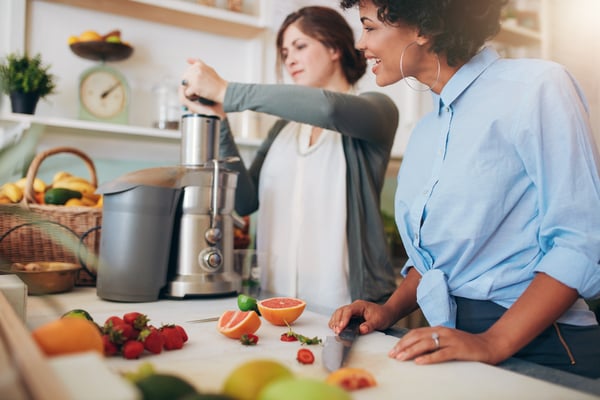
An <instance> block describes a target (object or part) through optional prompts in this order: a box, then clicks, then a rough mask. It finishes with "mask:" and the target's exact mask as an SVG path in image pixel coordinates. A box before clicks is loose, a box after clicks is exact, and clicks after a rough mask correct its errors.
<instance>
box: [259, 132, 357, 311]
mask: <svg viewBox="0 0 600 400" xmlns="http://www.w3.org/2000/svg"><path fill="white" fill-rule="evenodd" d="M311 129H312V127H311V126H310V125H305V124H299V123H296V122H289V123H288V124H287V125H286V126H285V127H284V129H283V130H282V131H281V132H280V133H279V135H278V136H277V138H275V140H274V142H273V144H272V145H271V148H270V149H269V152H268V153H267V156H266V158H265V161H264V163H263V166H262V169H261V172H260V184H259V192H258V193H259V201H260V207H259V210H258V216H257V231H256V232H257V236H256V241H257V249H258V250H259V251H264V252H266V254H267V260H265V262H263V263H261V264H262V265H263V267H261V286H262V288H264V289H266V290H268V291H270V292H272V293H276V294H278V295H283V296H291V297H297V298H300V299H302V300H304V301H306V302H307V303H308V304H310V305H314V306H317V307H322V308H326V309H331V310H333V309H335V308H337V307H339V306H342V305H344V304H348V303H349V302H350V291H349V288H348V249H347V238H346V160H345V156H344V149H343V146H342V136H341V134H339V133H337V132H333V131H328V130H323V132H322V133H321V135H320V137H319V139H318V141H317V142H316V143H315V144H313V145H312V146H309V140H310V135H311Z"/></svg>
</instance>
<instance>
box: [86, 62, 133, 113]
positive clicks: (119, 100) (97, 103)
mask: <svg viewBox="0 0 600 400" xmlns="http://www.w3.org/2000/svg"><path fill="white" fill-rule="evenodd" d="M129 97H130V94H129V85H128V84H127V80H126V79H125V77H124V76H123V75H122V74H121V73H120V72H119V71H117V70H116V69H114V68H111V67H109V66H106V65H104V64H101V65H98V66H96V67H92V68H89V69H88V70H86V71H84V72H83V73H82V74H81V76H80V78H79V118H80V119H84V120H90V121H102V122H111V123H121V124H127V123H128V122H129V101H130V99H129Z"/></svg>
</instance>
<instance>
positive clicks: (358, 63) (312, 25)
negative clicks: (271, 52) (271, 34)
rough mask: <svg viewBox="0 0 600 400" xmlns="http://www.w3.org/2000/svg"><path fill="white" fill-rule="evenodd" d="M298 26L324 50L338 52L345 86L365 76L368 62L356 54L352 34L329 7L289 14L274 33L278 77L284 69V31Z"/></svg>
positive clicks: (313, 7)
mask: <svg viewBox="0 0 600 400" xmlns="http://www.w3.org/2000/svg"><path fill="white" fill-rule="evenodd" d="M294 23H297V24H298V29H300V30H301V31H302V33H304V34H305V35H308V36H310V37H312V38H314V39H316V40H318V41H319V42H321V43H323V45H324V46H325V47H327V48H330V49H334V50H338V51H339V52H340V54H341V58H340V64H341V67H342V71H343V72H344V76H345V77H346V79H347V80H348V82H349V83H350V84H351V85H353V84H355V83H356V82H357V81H358V80H359V79H360V78H361V77H362V76H363V75H364V74H365V72H366V70H367V62H366V60H365V57H364V55H363V54H362V52H360V51H358V50H356V48H355V43H354V33H353V32H352V28H350V25H349V24H348V22H347V21H346V20H345V19H344V17H343V16H342V15H341V14H340V13H339V12H337V11H336V10H334V9H333V8H329V7H320V6H310V7H303V8H300V9H299V10H297V11H294V12H293V13H291V14H289V15H288V16H287V17H286V18H285V20H284V21H283V23H282V24H281V27H280V28H279V31H278V32H277V40H276V45H277V76H278V78H281V70H282V66H283V59H282V55H281V52H282V46H283V35H284V33H285V31H286V30H287V28H288V27H289V26H290V25H292V24H294Z"/></svg>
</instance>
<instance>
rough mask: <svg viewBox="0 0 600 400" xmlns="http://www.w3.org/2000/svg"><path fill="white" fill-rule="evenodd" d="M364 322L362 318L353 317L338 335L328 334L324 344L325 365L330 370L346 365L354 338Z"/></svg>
mask: <svg viewBox="0 0 600 400" xmlns="http://www.w3.org/2000/svg"><path fill="white" fill-rule="evenodd" d="M363 322H364V319H362V318H351V319H350V322H348V325H346V327H345V328H344V329H343V330H342V331H341V332H340V333H339V335H337V336H327V337H326V338H325V344H324V346H323V353H322V357H323V366H324V367H325V368H326V369H327V370H328V371H330V372H332V371H335V370H337V369H339V368H340V367H342V366H343V365H344V362H345V361H346V358H347V357H348V353H350V349H351V348H352V344H353V343H354V340H355V339H356V337H357V336H358V335H359V333H358V328H359V326H360V324H362V323H363Z"/></svg>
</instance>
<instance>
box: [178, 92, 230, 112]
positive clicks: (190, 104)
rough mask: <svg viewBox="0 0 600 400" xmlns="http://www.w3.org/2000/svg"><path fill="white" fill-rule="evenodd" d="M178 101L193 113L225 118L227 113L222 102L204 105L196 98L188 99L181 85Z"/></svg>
mask: <svg viewBox="0 0 600 400" xmlns="http://www.w3.org/2000/svg"><path fill="white" fill-rule="evenodd" d="M179 102H180V103H181V105H183V106H185V107H186V108H187V109H188V110H189V111H191V112H193V113H197V114H204V115H216V116H218V117H219V118H221V119H225V118H226V117H227V114H226V113H225V111H224V110H223V104H221V103H215V104H214V105H206V104H202V103H200V102H199V101H197V100H192V99H189V98H188V97H186V95H185V88H184V87H183V86H180V87H179Z"/></svg>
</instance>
